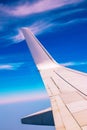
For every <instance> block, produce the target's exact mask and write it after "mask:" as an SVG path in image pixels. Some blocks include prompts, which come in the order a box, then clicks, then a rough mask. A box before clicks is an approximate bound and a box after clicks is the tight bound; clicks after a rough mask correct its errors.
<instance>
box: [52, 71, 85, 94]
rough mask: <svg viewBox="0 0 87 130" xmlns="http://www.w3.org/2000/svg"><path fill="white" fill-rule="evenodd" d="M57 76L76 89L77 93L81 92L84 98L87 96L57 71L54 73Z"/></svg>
mask: <svg viewBox="0 0 87 130" xmlns="http://www.w3.org/2000/svg"><path fill="white" fill-rule="evenodd" d="M54 72H55V74H57V75H58V76H59V77H60V78H61V79H63V80H64V81H65V82H66V83H68V84H69V85H70V86H71V87H73V88H74V89H76V90H77V91H79V92H80V93H81V94H83V95H84V96H87V95H86V94H85V93H83V92H82V91H81V90H79V89H77V88H76V87H75V86H74V85H72V84H71V83H69V82H68V81H67V80H66V79H64V78H63V77H62V76H61V75H60V74H58V73H57V72H56V71H54Z"/></svg>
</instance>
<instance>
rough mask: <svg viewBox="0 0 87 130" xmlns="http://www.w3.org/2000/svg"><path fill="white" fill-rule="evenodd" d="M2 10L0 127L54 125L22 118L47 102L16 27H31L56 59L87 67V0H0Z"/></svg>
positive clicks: (78, 67)
mask: <svg viewBox="0 0 87 130" xmlns="http://www.w3.org/2000/svg"><path fill="white" fill-rule="evenodd" d="M45 5H47V6H45ZM0 12H1V13H0V84H1V85H0V108H1V109H0V115H1V116H0V120H2V119H3V120H2V123H1V125H0V129H1V130H6V129H9V130H11V129H14V130H15V129H16V130H25V129H26V130H28V129H31V130H34V129H35V130H36V129H38V130H44V129H45V130H46V129H47V130H54V128H53V127H45V128H44V127H35V126H26V125H21V123H20V118H21V117H23V116H25V115H27V114H31V113H33V112H36V111H38V110H41V109H44V108H46V107H49V106H50V103H49V100H48V96H47V93H46V91H45V88H44V85H43V83H42V80H41V78H40V75H39V73H38V71H37V69H36V66H35V64H34V62H33V59H32V57H31V54H30V52H29V50H28V47H27V45H26V42H25V40H24V37H23V35H22V33H21V31H20V28H21V27H24V26H25V27H29V28H30V30H31V31H32V32H33V33H34V34H35V35H36V37H37V38H38V39H39V40H40V41H41V43H42V44H43V45H44V46H45V48H46V49H47V50H48V52H49V53H50V54H51V55H52V56H53V58H54V59H55V60H56V61H57V62H59V63H60V64H63V65H64V66H67V67H70V68H73V69H76V70H80V71H83V72H87V2H86V0H69V1H66V2H65V1H64V0H55V1H54V2H53V1H52V0H17V1H10V0H3V1H2V0H0ZM8 113H10V114H11V117H10V118H9V114H8ZM6 117H7V120H8V121H7V120H6ZM4 119H5V120H4ZM10 125H11V126H10Z"/></svg>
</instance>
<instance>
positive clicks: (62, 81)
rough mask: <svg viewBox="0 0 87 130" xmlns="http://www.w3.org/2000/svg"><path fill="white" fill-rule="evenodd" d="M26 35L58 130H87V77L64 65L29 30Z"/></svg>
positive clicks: (23, 30) (25, 29)
mask: <svg viewBox="0 0 87 130" xmlns="http://www.w3.org/2000/svg"><path fill="white" fill-rule="evenodd" d="M22 32H23V34H24V37H25V39H26V42H27V45H28V47H29V49H30V51H31V54H32V57H33V59H34V61H35V64H36V66H37V69H38V70H39V72H40V75H41V77H42V80H43V82H44V85H45V87H46V90H47V92H48V95H49V98H50V102H51V109H52V113H53V118H54V124H55V129H56V130H87V74H86V73H82V72H79V71H76V70H72V69H69V68H66V67H64V66H61V65H60V64H58V63H57V62H56V61H55V60H54V59H53V58H52V57H51V56H50V54H49V53H48V52H47V51H46V49H45V48H44V47H43V46H42V44H41V43H40V42H39V41H38V40H37V38H36V37H35V36H34V35H33V34H32V33H31V32H30V31H29V29H28V28H23V29H22ZM48 113H49V112H48ZM35 115H36V114H35ZM37 115H38V114H37ZM40 115H41V114H40ZM33 116H34V115H33ZM48 117H49V114H48ZM27 119H29V120H31V116H29V117H27ZM32 119H33V118H32ZM38 119H39V118H37V120H38ZM40 119H42V118H41V116H40ZM48 119H49V120H50V117H49V118H48ZM22 121H23V119H22ZM25 123H26V121H25ZM30 124H33V123H32V121H31V123H30ZM35 124H37V123H36V122H35ZM42 124H44V123H42Z"/></svg>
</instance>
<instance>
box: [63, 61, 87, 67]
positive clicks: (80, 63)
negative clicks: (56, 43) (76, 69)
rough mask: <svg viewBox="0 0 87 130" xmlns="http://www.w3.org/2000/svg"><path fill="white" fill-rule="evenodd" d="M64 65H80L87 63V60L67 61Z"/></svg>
mask: <svg viewBox="0 0 87 130" xmlns="http://www.w3.org/2000/svg"><path fill="white" fill-rule="evenodd" d="M61 65H63V66H79V65H87V61H85V62H66V63H61Z"/></svg>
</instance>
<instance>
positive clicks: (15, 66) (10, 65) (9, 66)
mask: <svg viewBox="0 0 87 130" xmlns="http://www.w3.org/2000/svg"><path fill="white" fill-rule="evenodd" d="M23 64H24V63H20V62H19V63H8V64H3V65H2V64H1V65H0V70H16V69H18V68H19V67H21V65H23Z"/></svg>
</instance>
